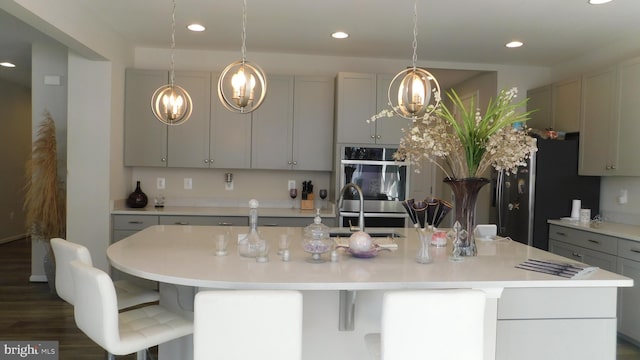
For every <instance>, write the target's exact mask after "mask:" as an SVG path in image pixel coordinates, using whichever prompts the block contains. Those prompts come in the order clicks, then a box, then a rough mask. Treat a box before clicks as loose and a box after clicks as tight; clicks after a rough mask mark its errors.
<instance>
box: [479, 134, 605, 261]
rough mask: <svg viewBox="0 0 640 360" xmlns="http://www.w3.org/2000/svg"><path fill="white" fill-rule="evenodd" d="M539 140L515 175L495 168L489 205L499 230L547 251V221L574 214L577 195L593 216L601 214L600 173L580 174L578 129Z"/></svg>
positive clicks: (505, 234) (499, 232)
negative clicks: (561, 138)
mask: <svg viewBox="0 0 640 360" xmlns="http://www.w3.org/2000/svg"><path fill="white" fill-rule="evenodd" d="M537 142H538V151H537V152H536V153H535V154H534V156H532V157H531V159H529V164H528V165H527V166H522V167H520V168H518V171H517V173H516V174H511V175H506V174H504V173H494V175H493V179H492V192H493V200H492V204H491V205H492V207H494V209H492V210H493V213H494V216H495V219H494V221H495V222H496V224H497V226H498V235H500V236H505V237H506V236H508V237H510V238H511V239H513V240H515V241H518V242H521V243H524V244H527V245H530V246H533V247H536V248H539V249H543V250H548V249H549V225H548V224H547V220H548V219H560V218H563V217H568V216H570V215H571V207H572V200H573V199H580V200H581V202H582V208H583V209H591V214H592V216H594V215H596V214H598V213H599V211H600V209H599V207H600V177H598V176H579V175H578V145H579V136H578V134H577V133H576V134H567V137H566V139H565V140H550V139H540V138H539V139H538V140H537Z"/></svg>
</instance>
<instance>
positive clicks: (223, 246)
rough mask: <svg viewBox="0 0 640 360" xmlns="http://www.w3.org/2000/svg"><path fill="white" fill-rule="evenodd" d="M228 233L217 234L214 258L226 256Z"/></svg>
mask: <svg viewBox="0 0 640 360" xmlns="http://www.w3.org/2000/svg"><path fill="white" fill-rule="evenodd" d="M230 236H231V235H230V234H229V233H226V234H218V235H217V236H216V256H225V255H227V245H228V244H229V237H230Z"/></svg>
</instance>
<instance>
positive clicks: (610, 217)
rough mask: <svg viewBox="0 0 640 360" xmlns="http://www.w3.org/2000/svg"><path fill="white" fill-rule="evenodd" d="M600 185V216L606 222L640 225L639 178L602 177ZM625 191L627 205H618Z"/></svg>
mask: <svg viewBox="0 0 640 360" xmlns="http://www.w3.org/2000/svg"><path fill="white" fill-rule="evenodd" d="M601 179H602V180H601V183H600V214H601V215H602V216H604V219H605V220H606V221H612V222H617V223H622V224H629V225H640V177H618V176H603V177H602V178H601ZM622 190H627V203H626V204H620V203H618V197H619V196H620V192H621V191H622Z"/></svg>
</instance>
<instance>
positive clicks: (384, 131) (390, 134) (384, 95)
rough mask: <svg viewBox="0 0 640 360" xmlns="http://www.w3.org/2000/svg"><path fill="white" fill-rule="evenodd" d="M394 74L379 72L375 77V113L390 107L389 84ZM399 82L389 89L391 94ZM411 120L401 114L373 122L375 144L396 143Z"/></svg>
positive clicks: (395, 90) (396, 88) (397, 87)
mask: <svg viewBox="0 0 640 360" xmlns="http://www.w3.org/2000/svg"><path fill="white" fill-rule="evenodd" d="M394 76H395V75H389V74H379V75H377V77H376V80H377V81H376V87H377V91H376V98H377V101H376V113H379V112H380V111H382V110H384V109H391V105H389V85H390V84H391V80H393V77H394ZM399 85H400V84H399V82H398V81H396V83H395V88H393V89H391V96H393V94H397V93H398V91H399V87H400V86H399ZM410 122H411V121H410V120H407V119H405V118H403V117H401V116H397V115H396V116H393V117H383V118H380V119H378V120H376V122H375V123H374V125H375V132H376V144H389V145H397V144H399V143H400V138H401V137H402V129H403V128H407V127H408V126H409V123H410Z"/></svg>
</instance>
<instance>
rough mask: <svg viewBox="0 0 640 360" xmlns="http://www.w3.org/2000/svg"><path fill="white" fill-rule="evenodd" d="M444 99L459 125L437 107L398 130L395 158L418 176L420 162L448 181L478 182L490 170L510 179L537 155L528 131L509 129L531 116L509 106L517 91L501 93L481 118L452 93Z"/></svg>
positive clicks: (514, 105)
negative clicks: (406, 162) (427, 163)
mask: <svg viewBox="0 0 640 360" xmlns="http://www.w3.org/2000/svg"><path fill="white" fill-rule="evenodd" d="M447 95H448V97H449V99H450V100H451V102H452V103H453V106H454V107H457V108H458V110H459V114H460V120H459V121H458V120H456V118H455V117H454V115H453V113H452V112H451V111H450V110H449V109H447V107H446V106H444V104H443V103H439V104H438V105H437V106H436V107H435V109H433V111H432V112H428V113H427V115H425V116H424V117H420V118H415V119H413V120H412V124H411V125H412V126H411V127H410V128H409V129H403V130H402V131H403V133H404V135H403V137H402V138H401V139H400V146H399V148H398V152H397V153H396V154H395V155H394V156H395V157H396V158H397V159H408V160H409V161H410V163H411V164H414V165H416V171H417V172H419V165H420V163H421V161H422V160H423V159H427V160H429V161H431V162H433V163H435V164H436V165H437V166H438V167H439V168H440V169H442V171H443V172H444V173H445V175H446V176H447V177H449V178H452V179H463V178H470V177H483V176H486V175H485V174H486V172H487V171H488V169H489V168H490V167H491V166H493V167H494V168H495V169H496V170H497V171H503V170H504V171H506V172H507V173H513V172H515V171H516V169H517V167H518V166H523V165H526V159H527V158H529V156H530V155H531V154H532V153H534V152H536V151H537V150H538V148H537V146H536V139H535V138H533V137H531V136H529V135H528V129H527V128H526V127H524V126H514V125H517V124H519V123H524V122H525V121H526V120H527V119H528V115H529V114H530V112H518V111H517V110H518V108H519V107H521V106H524V105H525V104H526V102H527V100H526V99H525V100H524V101H521V102H519V103H512V100H513V99H514V98H516V97H517V89H516V88H512V89H510V90H508V91H505V90H502V91H500V93H499V95H498V97H497V99H496V100H495V101H494V100H491V101H489V104H488V106H487V111H486V112H485V114H484V116H482V115H481V114H480V111H479V109H475V106H474V104H473V103H472V104H471V105H470V108H469V109H466V108H465V107H464V104H463V103H462V101H461V100H460V97H459V96H458V95H457V94H456V93H455V91H451V92H449V93H448V94H447ZM394 115H395V113H394V112H393V110H383V111H381V112H380V113H378V114H376V115H374V116H373V117H371V119H369V120H367V121H368V122H369V121H376V120H377V119H379V118H381V117H385V116H387V117H391V116H394Z"/></svg>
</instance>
